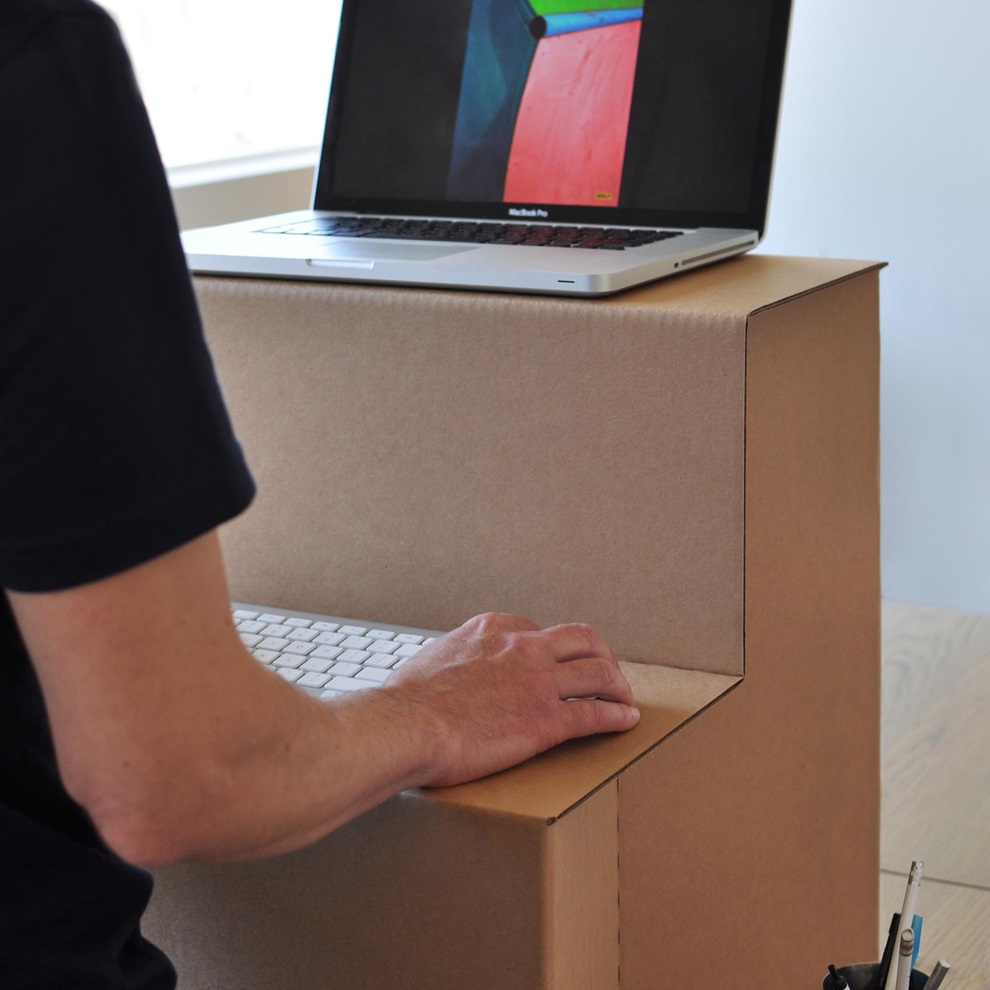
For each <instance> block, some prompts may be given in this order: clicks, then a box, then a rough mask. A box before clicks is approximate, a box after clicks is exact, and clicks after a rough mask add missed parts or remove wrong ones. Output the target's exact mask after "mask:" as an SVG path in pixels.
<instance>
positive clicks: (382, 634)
mask: <svg viewBox="0 0 990 990" xmlns="http://www.w3.org/2000/svg"><path fill="white" fill-rule="evenodd" d="M368 638H369V639H395V633H394V632H392V630H391V629H369V630H368Z"/></svg>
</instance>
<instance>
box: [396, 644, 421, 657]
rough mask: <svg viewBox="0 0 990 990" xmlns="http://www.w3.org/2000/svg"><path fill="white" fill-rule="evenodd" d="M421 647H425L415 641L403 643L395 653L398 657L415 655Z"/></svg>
mask: <svg viewBox="0 0 990 990" xmlns="http://www.w3.org/2000/svg"><path fill="white" fill-rule="evenodd" d="M421 649H423V647H422V646H417V645H416V644H415V643H403V644H402V646H400V647H399V648H398V649H397V650H396V651H395V655H396V656H397V657H414V656H416V654H417V653H419V651H420V650H421Z"/></svg>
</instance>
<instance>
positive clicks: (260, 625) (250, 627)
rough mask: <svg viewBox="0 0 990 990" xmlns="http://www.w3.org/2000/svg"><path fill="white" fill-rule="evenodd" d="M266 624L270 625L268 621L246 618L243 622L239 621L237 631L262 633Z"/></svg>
mask: <svg viewBox="0 0 990 990" xmlns="http://www.w3.org/2000/svg"><path fill="white" fill-rule="evenodd" d="M266 625H268V623H267V622H252V621H251V620H250V619H245V620H244V621H243V622H238V623H237V631H238V632H245V633H260V632H261V631H262V630H263V629H264V628H265V626H266Z"/></svg>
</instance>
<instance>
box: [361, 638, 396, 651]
mask: <svg viewBox="0 0 990 990" xmlns="http://www.w3.org/2000/svg"><path fill="white" fill-rule="evenodd" d="M399 646H400V644H399V643H396V642H394V641H392V640H388V639H376V640H375V641H374V642H373V643H371V645H370V646H369V647H368V652H369V653H394V652H395V651H396V650H397V649H399Z"/></svg>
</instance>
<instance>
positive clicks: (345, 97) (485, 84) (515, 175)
mask: <svg viewBox="0 0 990 990" xmlns="http://www.w3.org/2000/svg"><path fill="white" fill-rule="evenodd" d="M789 14H790V0H415V2H410V0H345V3H344V8H343V14H342V19H341V26H340V35H339V44H338V52H337V59H336V63H335V66H334V78H333V85H332V87H331V96H330V105H329V110H328V114H327V126H326V134H325V138H324V148H323V154H322V155H321V161H320V168H319V172H318V177H317V183H316V190H315V195H314V207H315V208H316V209H320V210H343V211H356V212H374V213H391V214H406V215H414V216H460V217H478V218H502V219H506V218H508V219H530V218H535V219H548V220H551V221H557V222H559V221H567V222H583V223H610V224H616V225H620V224H649V225H665V226H678V227H695V226H727V227H743V228H749V229H756V230H762V228H763V224H764V218H765V213H766V206H767V198H768V195H769V183H770V171H771V164H772V157H773V146H774V139H775V135H776V125H777V114H778V109H779V100H780V89H781V80H782V75H783V65H784V52H785V47H786V38H787V28H788V21H789Z"/></svg>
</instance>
